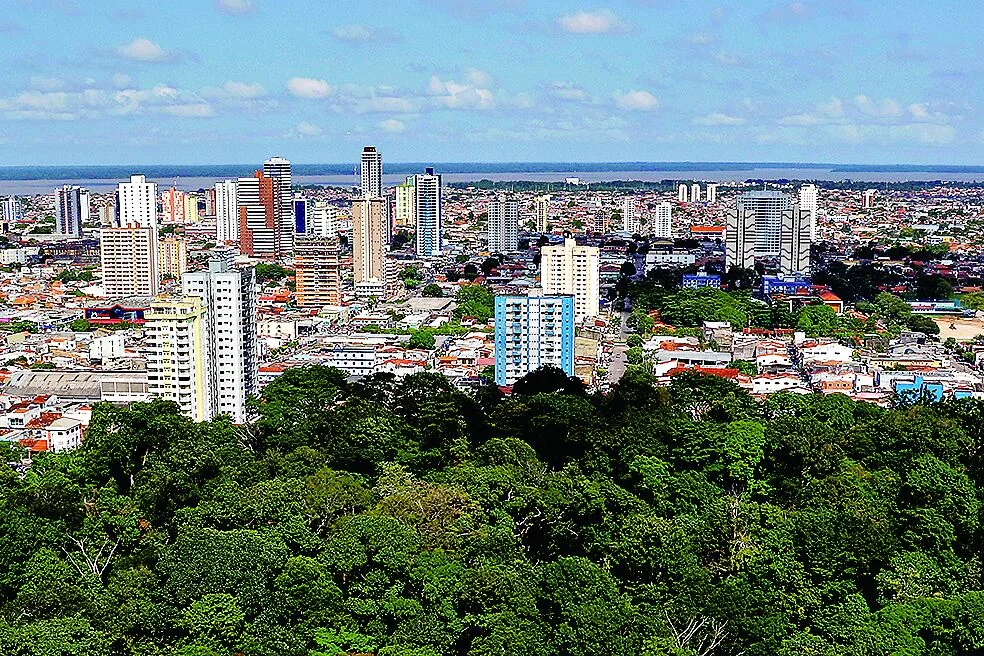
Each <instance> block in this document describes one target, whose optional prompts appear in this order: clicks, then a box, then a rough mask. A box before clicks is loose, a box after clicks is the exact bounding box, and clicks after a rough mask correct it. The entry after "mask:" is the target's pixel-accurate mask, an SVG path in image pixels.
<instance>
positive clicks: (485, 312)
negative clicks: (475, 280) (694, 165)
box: [454, 285, 495, 324]
mask: <svg viewBox="0 0 984 656" xmlns="http://www.w3.org/2000/svg"><path fill="white" fill-rule="evenodd" d="M454 300H455V301H456V302H457V303H458V306H457V307H456V308H455V309H454V317H455V318H456V319H459V320H460V319H461V318H463V317H475V318H476V319H478V322H479V323H483V324H484V323H487V322H488V320H489V319H491V318H492V317H493V316H494V315H495V294H493V293H492V290H491V289H489V288H488V287H486V286H485V285H464V286H463V287H461V288H460V289H459V290H458V293H457V294H455V297H454Z"/></svg>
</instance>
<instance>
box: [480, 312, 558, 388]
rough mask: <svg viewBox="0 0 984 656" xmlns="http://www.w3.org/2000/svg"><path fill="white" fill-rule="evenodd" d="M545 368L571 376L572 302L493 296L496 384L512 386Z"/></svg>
mask: <svg viewBox="0 0 984 656" xmlns="http://www.w3.org/2000/svg"><path fill="white" fill-rule="evenodd" d="M546 366H553V367H558V368H559V369H562V370H563V371H564V372H565V373H567V375H568V376H573V375H574V299H573V298H572V297H571V296H570V295H547V294H542V295H541V294H530V295H529V296H496V298H495V382H496V384H497V385H512V384H513V383H515V382H516V381H517V380H519V379H520V378H522V377H523V376H525V375H526V374H528V373H530V372H531V371H535V370H536V369H539V368H540V367H546Z"/></svg>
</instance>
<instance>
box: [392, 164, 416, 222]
mask: <svg viewBox="0 0 984 656" xmlns="http://www.w3.org/2000/svg"><path fill="white" fill-rule="evenodd" d="M413 183H414V176H410V177H409V178H407V179H406V180H405V181H404V182H403V184H400V185H397V186H396V212H395V214H396V217H395V219H396V220H395V223H396V225H397V226H399V227H401V228H409V227H412V226H413V225H414V224H415V223H416V221H415V219H414V211H413V209H414V202H415V200H416V199H415V198H414V195H415V194H414V186H413Z"/></svg>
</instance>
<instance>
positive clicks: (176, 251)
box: [157, 237, 188, 280]
mask: <svg viewBox="0 0 984 656" xmlns="http://www.w3.org/2000/svg"><path fill="white" fill-rule="evenodd" d="M157 270H158V272H159V273H160V274H161V277H162V278H171V279H174V280H180V279H181V276H182V275H183V274H184V272H185V271H187V270H188V242H187V241H185V240H184V239H181V238H180V237H166V238H164V239H161V240H160V241H158V242H157Z"/></svg>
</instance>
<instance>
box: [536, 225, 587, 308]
mask: <svg viewBox="0 0 984 656" xmlns="http://www.w3.org/2000/svg"><path fill="white" fill-rule="evenodd" d="M599 257H600V254H599V249H598V248H597V247H595V246H578V245H577V242H576V241H575V240H573V239H571V238H569V237H568V238H566V239H564V243H563V244H559V245H557V246H544V247H543V248H541V249H540V285H541V286H542V287H543V293H544V294H573V295H574V320H575V322H577V323H581V322H582V321H584V320H585V319H586V318H588V317H593V316H597V314H598V271H599Z"/></svg>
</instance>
